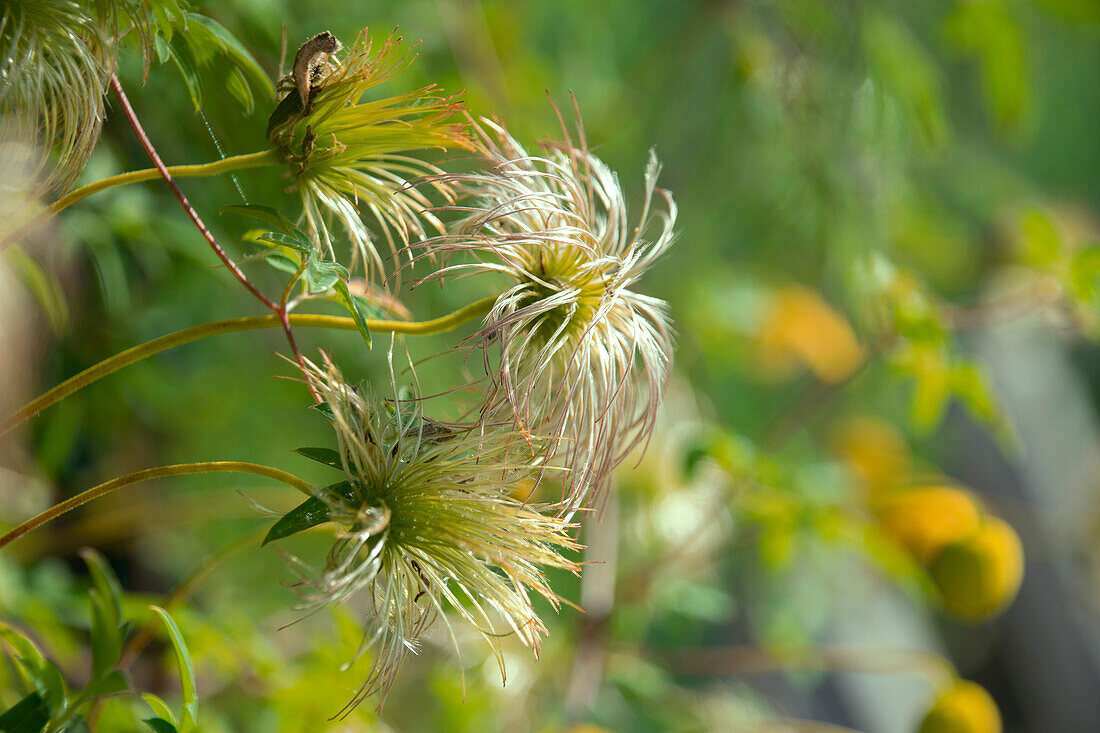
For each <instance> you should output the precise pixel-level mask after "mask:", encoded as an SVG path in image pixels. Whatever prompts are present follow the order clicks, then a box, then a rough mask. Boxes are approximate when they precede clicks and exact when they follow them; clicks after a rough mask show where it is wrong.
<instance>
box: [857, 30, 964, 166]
mask: <svg viewBox="0 0 1100 733" xmlns="http://www.w3.org/2000/svg"><path fill="white" fill-rule="evenodd" d="M862 42H863V46H864V49H865V50H866V53H867V59H868V61H869V63H870V64H871V68H872V69H873V70H874V73H875V76H876V77H877V78H878V79H879V80H880V81H881V82H882V85H883V88H884V90H885V91H886V92H887V93H888V94H889V95H890V96H891V97H892V98H893V99H894V100H895V101H896V102H897V103H898V106H899V107H900V109H901V112H902V114H904V115H905V117H906V118H908V120H909V123H910V125H911V126H912V127H913V129H914V130H915V131H916V132H917V133H918V136H919V138H920V139H921V141H922V142H923V143H924V144H926V145H930V146H937V145H940V144H942V143H943V142H944V141H945V139H946V137H947V132H948V130H947V119H946V116H945V114H944V109H943V100H942V98H941V97H942V95H941V91H940V73H939V69H938V68H937V66H936V64H935V62H934V61H933V59H932V56H931V55H930V54H929V53H928V50H927V49H925V48H924V46H922V45H921V43H920V41H919V40H918V39H917V38H916V37H915V36H914V35H913V34H912V33H911V32H910V31H909V30H908V29H907V28H906V27H905V26H904V25H902V24H899V23H897V22H895V21H894V20H893V19H892V18H890V17H888V16H887V15H886V14H884V13H876V12H869V13H868V18H867V20H866V22H865V23H864V24H863V26H862Z"/></svg>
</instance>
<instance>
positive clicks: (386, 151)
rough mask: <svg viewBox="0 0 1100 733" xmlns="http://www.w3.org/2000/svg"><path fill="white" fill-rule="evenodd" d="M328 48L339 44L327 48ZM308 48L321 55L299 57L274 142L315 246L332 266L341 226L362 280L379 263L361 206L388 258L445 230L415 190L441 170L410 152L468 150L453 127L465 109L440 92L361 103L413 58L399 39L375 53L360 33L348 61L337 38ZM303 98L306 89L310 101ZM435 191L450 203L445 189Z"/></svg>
mask: <svg viewBox="0 0 1100 733" xmlns="http://www.w3.org/2000/svg"><path fill="white" fill-rule="evenodd" d="M325 36H327V38H325ZM328 39H331V40H332V42H334V43H332V42H330V43H327V44H326V43H323V41H326V40H328ZM310 44H315V45H316V46H317V48H316V49H315V52H311V53H307V54H305V56H303V55H302V53H301V52H300V53H299V57H301V63H299V62H298V61H296V62H295V70H294V75H293V76H292V78H290V79H288V80H286V81H287V82H289V83H288V84H283V85H281V86H282V87H283V88H285V89H286V90H287V94H286V96H285V97H284V98H283V99H282V101H281V102H280V103H279V105H278V107H277V108H276V109H275V111H274V112H273V113H272V115H271V119H270V121H269V123H268V139H269V140H270V141H271V143H272V144H273V145H274V146H275V147H276V148H278V149H279V150H280V151H281V152H282V154H283V155H284V157H285V159H286V160H287V162H288V164H289V166H290V170H289V174H288V175H289V176H290V178H291V180H292V181H293V185H294V186H295V187H297V189H298V192H299V194H300V195H301V197H302V205H303V209H304V212H305V218H306V222H307V224H308V228H309V231H310V233H311V235H312V236H313V237H314V240H315V242H316V243H317V246H318V247H320V248H323V249H326V250H328V252H329V254H330V256H333V257H335V255H334V253H333V252H332V234H331V232H330V230H329V221H331V220H332V219H335V220H336V221H338V222H339V223H340V224H341V225H342V226H343V228H344V230H345V231H346V233H347V235H348V237H349V238H350V239H351V241H352V243H353V245H354V249H353V252H352V256H353V261H352V267H353V268H354V267H356V266H357V265H358V264H359V262H360V261H361V262H362V265H363V268H364V270H365V271H366V272H368V273H370V272H371V270H372V269H373V268H375V267H377V268H378V269H379V271H381V269H382V257H381V256H380V255H379V253H378V251H377V249H376V248H375V244H374V238H373V237H372V235H371V233H370V231H369V230H368V229H367V227H366V225H365V224H364V223H363V220H362V219H361V218H360V211H359V207H360V204H362V205H365V206H366V208H367V210H368V211H369V213H370V214H372V215H373V216H374V218H375V219H376V220H377V222H378V224H379V226H380V228H381V233H382V236H383V237H384V238H385V240H386V241H387V243H388V245H389V247H390V249H391V250H392V251H396V250H397V249H398V248H399V247H400V246H401V245H402V244H404V243H406V242H408V241H410V240H411V239H416V238H423V237H426V236H428V233H429V231H433V230H434V231H442V225H441V224H440V222H439V221H438V219H436V218H435V216H434V215H432V214H431V213H429V212H426V211H425V210H426V209H428V208H430V207H431V206H432V202H431V201H430V200H429V199H428V197H427V196H426V195H425V194H424V192H423V191H422V190H419V189H417V188H413V187H411V186H410V185H409V184H410V181H413V180H415V179H417V178H420V177H421V176H425V175H436V174H438V173H440V170H439V169H437V168H436V167H435V166H433V165H431V164H429V163H425V162H423V161H421V160H418V159H416V158H413V157H411V156H409V155H408V153H409V152H410V151H414V150H423V149H430V148H435V149H453V148H464V149H469V148H470V146H471V143H470V141H469V138H468V135H467V133H466V125H465V124H464V123H462V122H460V121H455V120H456V115H457V113H458V112H459V111H461V109H462V104H461V102H459V101H457V100H456V99H455V98H454V97H443V96H440V90H439V89H438V87H436V86H434V85H431V86H427V87H424V88H422V89H417V90H415V91H411V92H406V93H404V94H399V95H397V96H394V97H389V98H385V99H376V100H370V101H361V99H362V97H363V95H364V94H366V93H367V92H369V91H370V90H371V89H373V88H374V87H376V86H378V85H379V84H382V83H383V82H385V81H388V80H390V79H392V78H394V77H396V76H397V75H399V74H400V73H401V72H402V71H404V70H405V69H406V68H407V67H408V65H409V64H410V63H411V62H412V60H413V58H414V57H415V54H414V53H413V52H412V51H411V50H408V49H405V48H403V46H402V42H401V39H400V38H398V37H396V36H393V35H391V36H390V37H388V38H387V39H386V40H385V41H384V42H383V43H382V44H381V47H380V48H378V49H377V50H375V48H374V45H373V42H372V41H371V39H370V38H369V37H368V36H367V33H366V31H365V30H364V31H363V32H362V33H360V35H359V37H358V38H357V39H356V41H355V43H354V44H352V46H351V48H350V49H349V51H348V53H347V55H346V56H345V57H344V58H343V59H342V60H337V59H336V57H335V55H334V54H335V53H336V52H337V51H338V50H340V48H341V46H340V44H339V41H336V39H335V38H333V37H332V35H331V34H327V33H322V34H320V35H318V36H316V37H315V38H313V39H311V40H310V41H309V42H307V44H306V45H305V46H303V50H308V49H306V46H309V45H310ZM299 66H301V67H302V68H301V69H299V68H298V67H299ZM302 89H307V90H308V91H307V93H306V96H307V98H306V99H305V100H303V99H302V93H301V91H300V90H302ZM434 188H435V189H436V190H437V191H438V192H439V193H440V194H442V195H443V196H444V197H445V198H447V199H450V197H451V192H450V189H449V186H447V185H446V184H445V183H442V182H439V183H436V184H435V185H434Z"/></svg>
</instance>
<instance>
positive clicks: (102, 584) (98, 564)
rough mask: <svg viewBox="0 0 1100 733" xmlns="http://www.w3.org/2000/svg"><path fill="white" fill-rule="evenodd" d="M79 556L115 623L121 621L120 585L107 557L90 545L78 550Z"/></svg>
mask: <svg viewBox="0 0 1100 733" xmlns="http://www.w3.org/2000/svg"><path fill="white" fill-rule="evenodd" d="M80 557H81V559H83V560H84V563H85V564H86V565H87V566H88V573H89V574H90V575H91V576H92V583H93V584H94V585H95V589H96V590H97V591H99V595H100V596H101V597H102V598H103V600H104V602H105V603H106V604H107V610H108V611H109V612H110V616H111V618H112V619H113V620H114V621H115V623H116V624H121V623H122V586H121V585H119V582H118V576H116V575H115V571H114V570H112V569H111V566H110V565H109V564H108V563H107V559H106V558H104V557H103V555H101V554H99V553H98V552H96V551H95V550H93V549H91V548H90V547H85V548H84V549H83V550H81V551H80Z"/></svg>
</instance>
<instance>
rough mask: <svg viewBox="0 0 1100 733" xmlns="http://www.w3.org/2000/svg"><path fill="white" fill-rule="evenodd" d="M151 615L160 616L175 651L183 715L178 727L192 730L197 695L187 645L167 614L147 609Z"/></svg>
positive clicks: (196, 715) (196, 709)
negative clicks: (151, 612)
mask: <svg viewBox="0 0 1100 733" xmlns="http://www.w3.org/2000/svg"><path fill="white" fill-rule="evenodd" d="M149 608H150V609H151V610H152V611H153V613H155V614H157V615H158V616H160V619H161V621H163V622H164V627H165V628H166V629H167V630H168V636H169V639H170V640H171V642H172V648H173V649H175V650H176V665H177V667H178V668H179V675H180V686H181V687H182V688H183V715H182V716H181V717H180V727H181V728H182V729H183V730H188V729H189V728H191V729H193V726H194V723H195V721H196V720H197V718H198V694H197V693H196V691H195V665H194V664H193V663H192V662H191V654H190V653H189V652H188V651H187V644H186V643H185V642H184V640H183V634H181V633H180V630H179V627H178V626H176V622H175V621H173V620H172V617H171V616H169V615H168V612H167V611H165V610H164V609H163V608H161V607H159V606H150V607H149Z"/></svg>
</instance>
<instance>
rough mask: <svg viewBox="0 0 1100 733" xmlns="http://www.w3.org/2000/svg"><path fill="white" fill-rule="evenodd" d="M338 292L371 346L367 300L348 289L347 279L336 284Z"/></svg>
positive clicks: (360, 331) (364, 338)
mask: <svg viewBox="0 0 1100 733" xmlns="http://www.w3.org/2000/svg"><path fill="white" fill-rule="evenodd" d="M336 293H337V296H338V298H339V300H340V302H341V303H342V304H343V305H344V307H345V308H347V309H348V312H349V313H351V317H352V318H353V319H355V325H356V326H358V327H359V333H360V334H362V336H363V340H364V341H366V342H367V348H368V349H369V348H370V329H369V328H367V320H368V318H367V315H368V310H367V302H366V300H364V299H363V298H360V297H358V296H355V295H352V294H351V291H349V290H348V284H347V282H346V280H341V281H340V282H338V283H337V284H336Z"/></svg>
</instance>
